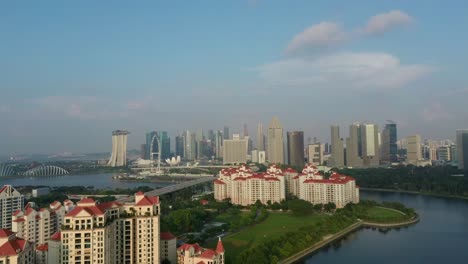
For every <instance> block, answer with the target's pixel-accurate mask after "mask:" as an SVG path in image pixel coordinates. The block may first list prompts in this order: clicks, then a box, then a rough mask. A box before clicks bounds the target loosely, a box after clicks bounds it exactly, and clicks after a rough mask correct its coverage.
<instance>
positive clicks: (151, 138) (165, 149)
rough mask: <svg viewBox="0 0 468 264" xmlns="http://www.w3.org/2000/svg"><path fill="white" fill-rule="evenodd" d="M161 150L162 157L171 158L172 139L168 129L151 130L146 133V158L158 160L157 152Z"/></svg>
mask: <svg viewBox="0 0 468 264" xmlns="http://www.w3.org/2000/svg"><path fill="white" fill-rule="evenodd" d="M159 144H161V148H160V147H159ZM159 151H161V153H160V155H161V159H162V160H164V159H167V158H170V154H171V139H170V138H169V136H168V135H167V132H166V131H151V132H148V133H146V159H151V155H153V159H154V160H157V159H158V156H157V154H156V153H159Z"/></svg>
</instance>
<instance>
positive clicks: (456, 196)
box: [359, 187, 468, 200]
mask: <svg viewBox="0 0 468 264" xmlns="http://www.w3.org/2000/svg"><path fill="white" fill-rule="evenodd" d="M359 189H360V190H363V191H372V192H393V193H409V194H419V195H427V196H433V197H440V198H451V199H461V200H468V197H466V196H459V195H447V194H437V193H429V192H419V191H406V190H395V189H385V188H366V187H360V188H359Z"/></svg>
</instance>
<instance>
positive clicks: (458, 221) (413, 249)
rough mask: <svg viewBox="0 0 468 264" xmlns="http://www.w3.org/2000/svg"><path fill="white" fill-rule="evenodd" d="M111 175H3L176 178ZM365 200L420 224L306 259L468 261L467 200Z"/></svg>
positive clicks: (374, 195)
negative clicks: (395, 207) (402, 210)
mask: <svg viewBox="0 0 468 264" xmlns="http://www.w3.org/2000/svg"><path fill="white" fill-rule="evenodd" d="M111 177H112V174H94V175H93V174H92V175H67V176H62V177H45V178H16V179H1V178H0V185H3V184H11V185H13V186H19V185H46V186H77V185H83V186H90V185H92V186H94V187H95V188H99V189H103V188H112V189H115V188H134V187H138V186H144V185H145V186H151V187H162V186H167V185H168V184H171V183H143V182H121V181H116V180H112V178H111ZM361 199H371V200H376V201H399V202H401V203H403V204H405V205H406V206H408V207H412V208H415V209H416V210H417V212H418V213H419V215H420V217H421V221H420V222H419V223H417V224H416V225H413V226H409V227H405V228H401V229H397V230H393V229H392V230H390V231H388V232H386V233H383V232H380V231H379V230H372V229H361V230H359V231H356V232H354V233H352V234H349V235H348V236H347V237H346V238H344V239H342V240H341V241H338V242H334V243H333V244H332V245H330V246H328V247H326V248H323V249H322V250H319V251H317V252H316V253H314V254H313V255H311V256H308V257H306V258H305V259H304V260H303V262H304V263H307V264H309V263H359V264H361V263H362V264H367V263H369V264H374V263H377V264H387V263H388V264H393V263H399V264H401V263H424V264H427V263H430V264H431V263H446V264H451V263H468V200H458V199H448V198H438V197H432V196H424V195H418V194H405V193H392V192H374V191H361Z"/></svg>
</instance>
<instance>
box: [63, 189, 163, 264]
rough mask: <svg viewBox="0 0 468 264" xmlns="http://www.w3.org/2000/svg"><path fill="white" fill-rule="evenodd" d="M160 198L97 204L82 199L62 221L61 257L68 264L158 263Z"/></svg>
mask: <svg viewBox="0 0 468 264" xmlns="http://www.w3.org/2000/svg"><path fill="white" fill-rule="evenodd" d="M159 215H160V207H159V197H157V196H145V195H144V194H143V193H142V192H138V193H136V194H135V196H134V201H131V202H125V203H119V202H115V201H114V202H107V203H100V204H98V203H96V202H95V201H94V200H93V199H90V198H84V199H82V200H81V201H79V202H78V203H77V206H76V207H75V208H74V209H73V210H71V211H70V212H69V213H68V214H67V215H66V216H65V218H64V225H63V228H62V230H61V232H60V241H61V242H60V243H61V245H60V258H61V263H62V264H69V263H82V264H83V263H84V264H86V263H89V264H90V263H109V264H111V263H112V264H114V263H115V264H119V263H122V264H123V263H125V264H127V263H130V264H131V263H159V262H160V256H159V254H160V250H159V245H160V241H159V239H160V234H159V233H160V232H159V223H160V222H159V221H160V220H159Z"/></svg>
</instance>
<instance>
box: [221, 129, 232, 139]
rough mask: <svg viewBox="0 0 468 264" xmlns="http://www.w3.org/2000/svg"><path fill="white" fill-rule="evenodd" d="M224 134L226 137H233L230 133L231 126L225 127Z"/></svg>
mask: <svg viewBox="0 0 468 264" xmlns="http://www.w3.org/2000/svg"><path fill="white" fill-rule="evenodd" d="M223 135H224V139H229V138H230V137H231V135H229V127H227V126H225V127H224V132H223Z"/></svg>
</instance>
